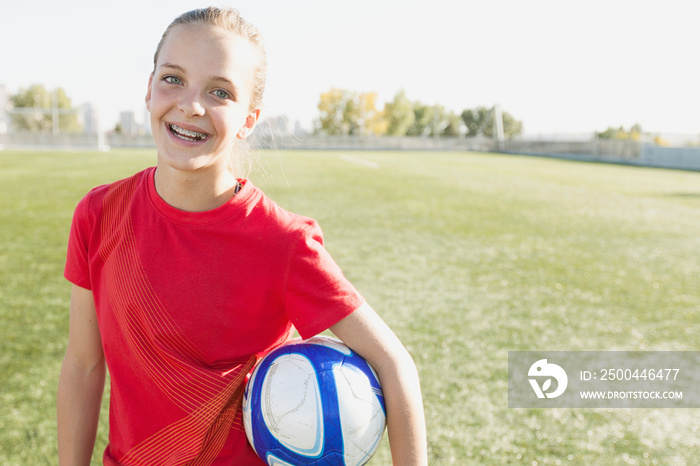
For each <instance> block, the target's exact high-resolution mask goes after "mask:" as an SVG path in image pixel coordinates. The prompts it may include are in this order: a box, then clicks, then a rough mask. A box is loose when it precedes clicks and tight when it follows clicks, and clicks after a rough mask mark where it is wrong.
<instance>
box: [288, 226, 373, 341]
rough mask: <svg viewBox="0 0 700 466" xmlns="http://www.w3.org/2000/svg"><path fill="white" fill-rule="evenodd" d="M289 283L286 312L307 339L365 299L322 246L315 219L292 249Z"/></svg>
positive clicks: (333, 322) (358, 305) (351, 310)
mask: <svg viewBox="0 0 700 466" xmlns="http://www.w3.org/2000/svg"><path fill="white" fill-rule="evenodd" d="M286 283H287V286H286V292H285V305H286V309H287V314H288V316H289V319H290V320H291V322H292V323H293V324H294V327H295V328H296V329H297V331H298V332H299V334H300V335H301V337H302V338H304V339H307V338H311V337H312V336H314V335H316V334H318V333H320V332H322V331H324V330H326V329H328V328H329V327H331V326H333V325H335V324H336V323H338V322H340V321H341V320H342V319H343V318H345V317H347V316H348V315H350V314H351V313H352V312H353V311H354V310H355V309H357V308H359V307H360V306H361V305H362V304H363V302H364V298H363V297H362V296H361V295H360V293H358V291H357V290H356V289H355V288H354V287H353V285H352V284H351V283H350V282H349V281H348V280H347V279H346V278H345V276H344V275H343V273H342V271H341V270H340V267H338V265H337V264H336V263H335V261H334V260H333V258H331V256H330V254H329V253H328V251H327V250H326V249H325V248H324V247H323V235H322V233H321V228H320V227H319V226H318V224H317V223H316V221H310V223H309V224H308V226H307V228H306V229H304V230H303V231H302V233H301V234H300V237H299V240H298V242H297V244H296V246H295V248H294V249H293V250H292V254H291V259H290V265H289V268H288V271H287V277H286Z"/></svg>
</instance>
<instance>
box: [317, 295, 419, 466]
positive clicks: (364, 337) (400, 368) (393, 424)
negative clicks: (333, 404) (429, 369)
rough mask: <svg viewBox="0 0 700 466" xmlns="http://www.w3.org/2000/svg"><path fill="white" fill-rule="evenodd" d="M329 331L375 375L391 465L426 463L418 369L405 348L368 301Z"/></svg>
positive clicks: (402, 465)
mask: <svg viewBox="0 0 700 466" xmlns="http://www.w3.org/2000/svg"><path fill="white" fill-rule="evenodd" d="M330 330H331V331H332V332H333V333H334V334H335V335H336V336H337V337H338V338H340V339H341V340H342V341H343V342H344V343H345V344H346V345H348V346H349V347H350V348H351V349H352V350H353V351H355V352H357V354H359V355H360V356H362V357H363V358H365V359H366V360H367V362H369V364H370V365H371V366H372V367H373V368H374V370H375V371H376V372H377V375H378V376H379V381H380V383H381V384H382V391H383V392H384V402H385V404H386V410H387V429H388V431H389V445H390V447H391V456H392V460H393V462H394V464H397V465H401V466H404V465H406V466H407V465H427V464H428V453H427V443H426V442H427V441H426V429H425V416H424V414H423V399H422V397H421V390H420V382H419V380H418V371H417V370H416V365H415V364H414V362H413V359H412V358H411V356H410V354H408V351H406V349H405V348H404V346H403V345H402V344H401V342H400V341H399V339H398V338H397V337H396V335H395V334H394V332H392V331H391V329H390V328H389V327H388V326H387V325H386V324H385V323H384V321H383V320H382V319H381V318H380V317H379V316H378V315H377V313H376V312H374V310H373V309H372V308H371V307H370V306H369V305H368V304H364V305H362V306H361V307H360V308H359V309H357V310H356V311H355V312H353V313H352V314H350V315H349V316H348V317H346V318H345V319H343V320H341V321H340V322H338V323H337V324H336V325H334V326H332V327H331V328H330Z"/></svg>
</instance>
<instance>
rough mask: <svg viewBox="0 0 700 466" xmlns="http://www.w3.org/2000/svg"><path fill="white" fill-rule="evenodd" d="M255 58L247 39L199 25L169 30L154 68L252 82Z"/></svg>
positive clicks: (205, 25) (187, 25) (210, 26)
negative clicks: (166, 65) (166, 67)
mask: <svg viewBox="0 0 700 466" xmlns="http://www.w3.org/2000/svg"><path fill="white" fill-rule="evenodd" d="M256 61H257V56H256V53H255V50H254V48H253V46H252V44H251V43H250V41H248V40H247V39H245V38H243V37H241V36H240V35H238V34H236V33H234V32H231V31H227V30H226V29H224V28H221V27H218V26H212V25H208V24H203V23H194V24H182V25H178V26H175V27H173V28H172V29H171V30H170V31H169V32H168V35H167V36H166V37H165V40H164V41H163V46H162V48H161V51H160V54H159V55H158V63H157V66H160V65H162V64H163V63H170V64H175V65H178V66H180V67H182V68H184V69H185V70H186V71H187V72H188V73H191V74H201V75H208V76H223V77H227V78H229V79H231V81H234V82H240V81H252V78H253V72H254V70H255V65H256Z"/></svg>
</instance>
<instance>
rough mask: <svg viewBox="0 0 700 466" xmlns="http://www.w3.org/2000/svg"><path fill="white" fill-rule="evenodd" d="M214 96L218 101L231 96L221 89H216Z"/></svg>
mask: <svg viewBox="0 0 700 466" xmlns="http://www.w3.org/2000/svg"><path fill="white" fill-rule="evenodd" d="M214 95H215V96H217V97H218V98H220V99H228V98H229V97H231V94H229V93H228V92H226V91H224V90H223V89H217V90H215V91H214Z"/></svg>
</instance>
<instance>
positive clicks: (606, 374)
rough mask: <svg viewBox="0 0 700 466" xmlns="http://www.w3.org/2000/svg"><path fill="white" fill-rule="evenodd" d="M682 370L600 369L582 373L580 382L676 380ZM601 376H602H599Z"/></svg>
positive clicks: (580, 373)
mask: <svg viewBox="0 0 700 466" xmlns="http://www.w3.org/2000/svg"><path fill="white" fill-rule="evenodd" d="M679 371H680V369H600V371H599V372H598V371H595V372H592V371H580V372H579V377H580V380H583V381H586V380H604V381H616V380H625V381H628V380H659V381H664V380H676V379H677V377H678V372H679ZM599 374H600V375H599Z"/></svg>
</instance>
